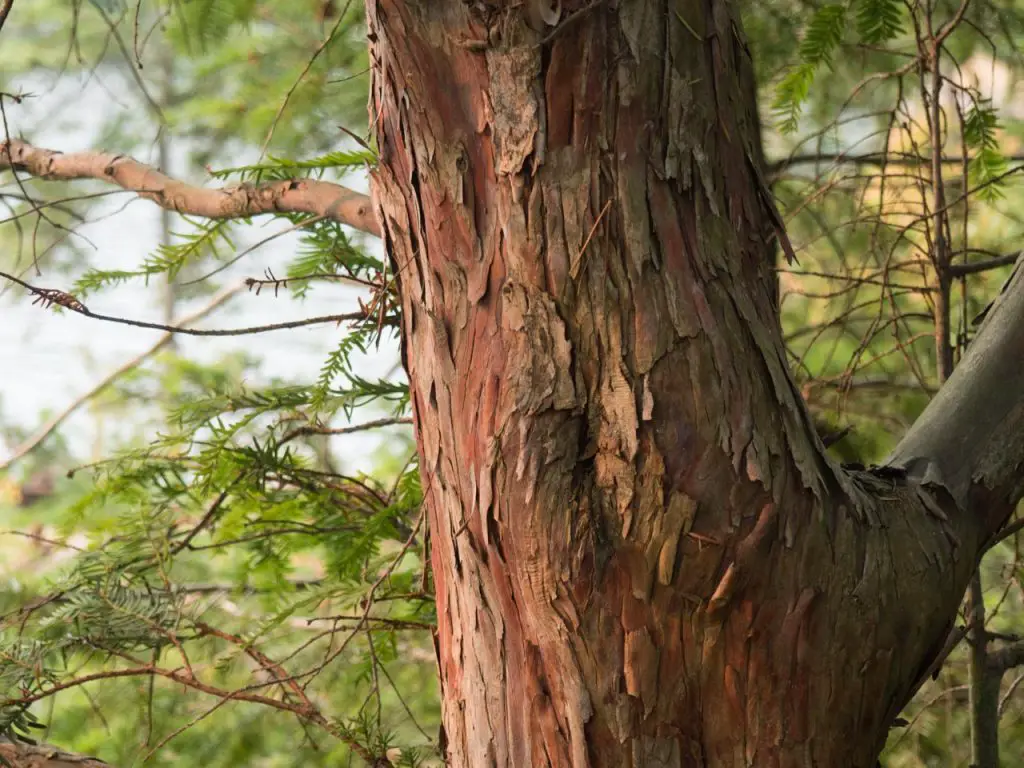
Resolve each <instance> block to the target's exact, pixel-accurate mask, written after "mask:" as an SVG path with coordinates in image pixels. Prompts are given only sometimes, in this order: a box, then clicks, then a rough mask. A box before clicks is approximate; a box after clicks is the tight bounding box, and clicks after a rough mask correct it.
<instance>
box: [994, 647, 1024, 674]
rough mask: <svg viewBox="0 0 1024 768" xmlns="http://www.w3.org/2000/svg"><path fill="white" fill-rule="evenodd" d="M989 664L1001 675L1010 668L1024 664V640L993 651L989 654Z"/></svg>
mask: <svg viewBox="0 0 1024 768" xmlns="http://www.w3.org/2000/svg"><path fill="white" fill-rule="evenodd" d="M988 665H989V668H990V669H991V670H992V671H994V672H997V673H999V674H1000V675H1001V674H1002V673H1003V672H1005V671H1006V670H1008V669H1013V668H1014V667H1020V666H1024V642H1018V643H1014V644H1013V645H1007V646H1005V647H1003V648H1000V649H999V650H998V651H991V652H990V653H989V655H988Z"/></svg>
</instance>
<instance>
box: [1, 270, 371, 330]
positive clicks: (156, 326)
mask: <svg viewBox="0 0 1024 768" xmlns="http://www.w3.org/2000/svg"><path fill="white" fill-rule="evenodd" d="M0 277H3V278H6V279H7V280H10V281H11V282H12V283H17V284H18V285H20V286H21V287H22V288H24V289H25V290H27V291H28V292H29V293H31V294H33V295H34V296H35V297H36V300H35V301H33V302H32V303H33V304H36V303H39V304H42V305H44V306H53V305H57V306H60V307H63V308H64V309H68V310H70V311H72V312H74V313H76V314H79V315H83V316H85V317H91V318H92V319H93V320H103V321H105V322H108V323H117V324H118V325H130V326H132V327H133V328H151V329H153V330H156V331H166V332H167V333H180V334H183V335H185V336H245V335H248V334H254V333H266V332H268V331H283V330H286V329H289V328H302V327H304V326H307V325H318V324H320V323H343V322H356V321H359V320H366V318H367V313H366V312H349V313H348V314H344V315H320V316H318V317H307V318H304V319H302V320H288V321H286V322H283V323H270V324H268V325H252V326H247V327H245V328H209V329H207V328H202V329H200V328H185V327H183V326H179V325H165V324H164V323H150V322H146V321H145V320H132V319H131V318H127V317H117V316H115V315H102V314H100V313H98V312H93V311H91V310H90V309H88V308H87V307H86V306H85V305H84V304H82V302H80V301H79V300H78V299H76V298H75V297H74V296H72V295H71V294H70V293H65V292H64V291H60V290H56V289H53V288H39V287H37V286H34V285H32V284H30V283H26V282H25V281H24V280H22V279H21V278H19V277H15V276H14V275H10V274H8V273H6V272H0Z"/></svg>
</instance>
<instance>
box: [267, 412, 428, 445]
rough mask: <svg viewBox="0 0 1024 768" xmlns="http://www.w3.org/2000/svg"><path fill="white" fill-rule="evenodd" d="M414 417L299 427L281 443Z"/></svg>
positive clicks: (343, 433) (410, 422)
mask: <svg viewBox="0 0 1024 768" xmlns="http://www.w3.org/2000/svg"><path fill="white" fill-rule="evenodd" d="M412 423H413V422H412V418H410V417H403V418H397V419H375V420H373V421H367V422H366V423H364V424H352V425H351V426H348V427H318V426H315V425H310V426H306V427H299V428H298V429H295V430H292V431H291V432H289V433H288V434H287V435H285V436H284V437H283V438H281V443H282V444H283V443H288V442H291V441H292V440H294V439H295V438H297V437H305V436H309V435H350V434H352V433H353V432H365V431H366V430H369V429H379V428H380V427H390V426H394V425H397V424H412Z"/></svg>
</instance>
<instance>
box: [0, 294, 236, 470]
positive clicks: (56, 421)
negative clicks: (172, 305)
mask: <svg viewBox="0 0 1024 768" xmlns="http://www.w3.org/2000/svg"><path fill="white" fill-rule="evenodd" d="M243 287H245V286H244V284H239V285H235V286H233V287H231V288H228V289H227V290H224V291H221V292H220V293H219V294H217V295H216V296H214V297H213V299H212V300H211V301H210V303H209V304H207V305H206V306H204V307H202V308H201V309H199V310H197V311H195V312H193V313H192V314H190V315H186V316H185V317H183V318H181V320H179V321H178V323H177V325H178V326H187V325H191V324H192V323H194V322H195V321H197V320H201V319H202V318H204V317H206V316H207V315H209V314H210V313H211V312H213V311H214V310H215V309H217V308H218V307H219V306H221V305H222V304H224V303H225V302H226V301H228V299H230V298H231V297H232V296H235V295H236V294H237V293H239V292H240V291H241V290H242V288H243ZM172 338H174V334H173V333H171V332H167V333H165V334H164V335H163V336H161V337H160V338H159V339H157V340H156V341H155V342H154V343H153V345H152V346H150V347H149V349H147V350H145V351H144V352H141V353H140V354H138V355H136V356H135V357H133V358H132V359H131V360H128V361H127V362H125V363H123V364H122V365H120V366H118V367H117V368H116V369H115V370H113V371H111V372H110V373H109V374H107V375H106V376H105V377H103V379H101V380H100V381H99V382H98V383H97V384H95V385H94V386H93V387H92V388H90V389H89V390H88V391H87V392H85V393H84V394H82V395H80V396H79V397H77V398H76V399H75V400H74V401H72V402H71V403H70V404H68V405H67V407H65V408H64V410H63V411H61V412H60V413H58V414H56V415H55V416H53V418H51V419H50V420H49V421H47V422H46V423H45V424H43V425H42V426H41V427H39V428H38V429H37V430H36V431H35V433H34V434H33V435H32V436H31V437H30V438H28V439H27V440H25V441H24V442H22V443H21V444H20V445H19V446H18V447H17V448H15V449H14V453H13V454H12V455H11V456H10V457H8V458H7V460H6V461H4V462H3V463H0V470H5V469H7V468H8V467H10V466H11V465H12V464H14V463H15V462H16V461H19V460H20V459H22V458H24V457H25V456H26V455H27V454H29V453H30V452H31V451H32V450H34V449H35V448H36V446H38V445H39V444H40V443H42V442H43V441H44V440H45V439H46V438H47V437H49V436H50V435H51V434H52V433H53V431H54V430H55V429H57V427H59V426H60V425H61V424H63V423H64V421H65V420H66V419H67V418H68V417H69V416H70V415H71V414H73V413H74V412H75V411H77V410H78V409H79V408H81V407H82V406H83V405H84V404H85V403H87V402H89V401H90V400H92V399H93V398H94V397H96V395H98V394H100V392H102V391H103V390H105V389H106V388H107V387H109V386H110V385H111V384H113V383H114V382H115V381H117V379H119V378H120V377H121V376H123V375H124V374H126V373H128V371H131V370H134V369H135V368H137V367H138V366H139V365H141V364H142V363H143V362H144V361H145V360H146V359H147V358H149V357H151V356H153V355H154V354H156V353H157V352H158V351H160V350H161V349H162V348H163V347H165V346H167V344H168V343H169V342H170V341H171V339H172Z"/></svg>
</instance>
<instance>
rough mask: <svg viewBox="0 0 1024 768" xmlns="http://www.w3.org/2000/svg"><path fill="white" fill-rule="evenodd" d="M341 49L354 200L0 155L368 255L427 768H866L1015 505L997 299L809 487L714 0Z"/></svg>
mask: <svg viewBox="0 0 1024 768" xmlns="http://www.w3.org/2000/svg"><path fill="white" fill-rule="evenodd" d="M366 32H367V39H368V41H369V61H370V67H371V77H372V84H371V88H370V103H369V110H368V112H369V121H370V125H371V127H372V130H373V135H374V137H375V140H376V162H375V164H374V167H373V169H372V172H371V184H372V194H371V195H370V196H369V197H363V196H361V195H358V194H356V193H354V192H351V191H348V190H346V189H344V188H342V187H338V186H337V185H335V184H332V183H329V182H316V181H311V180H307V179H283V180H280V179H279V180H271V181H260V182H252V183H246V184H243V185H241V186H236V187H231V188H227V189H216V190H214V189H204V190H200V189H197V188H194V187H189V186H187V185H185V184H183V183H181V182H178V181H175V180H173V179H171V178H169V177H167V176H164V175H162V174H160V173H159V172H157V171H156V170H155V169H152V168H149V167H148V166H144V165H142V164H140V163H137V162H135V161H134V160H131V159H130V158H126V157H123V156H118V155H102V154H93V153H81V154H60V153H55V152H50V151H48V150H43V149H40V148H38V147H35V146H33V145H31V144H27V143H24V142H22V141H19V140H17V139H14V138H10V139H8V141H7V142H6V143H5V144H4V145H3V150H2V153H3V154H2V158H3V162H4V164H5V165H6V167H8V168H11V169H15V170H16V171H18V172H21V173H24V174H29V175H34V176H39V177H43V178H60V179H76V178H85V177H92V178H100V179H105V180H107V181H109V182H112V183H114V184H118V185H120V186H122V187H123V188H125V189H129V190H132V191H135V192H137V193H139V194H141V195H143V196H145V197H148V198H149V199H152V200H154V201H155V202H157V203H158V204H160V205H163V206H165V207H167V208H170V209H173V210H177V211H181V212H186V213H192V214H195V215H200V216H205V217H209V218H212V219H223V218H231V217H244V216H251V215H256V214H259V213H267V212H288V213H293V214H304V215H314V216H317V217H322V218H325V219H333V220H335V221H338V222H342V223H345V224H347V225H350V226H353V227H355V228H357V229H360V230H362V231H364V232H368V233H371V234H374V235H379V237H380V238H381V241H382V243H383V246H384V249H385V252H386V255H387V259H388V268H387V272H386V276H387V278H388V279H390V280H393V284H394V286H395V291H396V294H397V301H398V303H399V305H400V312H398V313H396V314H397V315H398V316H400V324H401V328H400V332H401V349H402V359H403V364H404V367H405V370H406V372H407V375H408V381H409V388H410V399H411V405H412V413H413V416H414V423H415V435H416V444H417V448H418V455H419V470H420V476H421V482H422V487H423V504H424V509H425V513H426V521H427V524H428V528H429V532H430V533H429V537H430V538H429V544H430V548H429V558H430V568H431V575H432V583H433V589H434V593H435V596H436V611H437V627H436V635H435V639H436V648H437V658H438V671H439V676H440V685H441V693H442V700H443V727H442V734H441V738H440V750H441V751H442V753H443V755H444V757H445V759H446V760H447V762H448V764H449V765H452V766H458V767H460V768H461V767H462V766H551V767H552V768H563V767H565V768H568V767H569V766H572V768H584V767H585V766H586V767H592V768H599V767H603V766H608V767H613V766H615V767H617V766H636V767H637V768H639V767H640V766H707V767H708V768H726V767H730V766H741V765H742V766H874V765H875V764H876V760H877V758H878V756H879V754H880V752H881V750H882V748H883V746H884V745H885V742H886V739H887V737H888V734H889V731H890V728H891V727H892V726H893V723H894V720H895V719H896V718H897V716H898V715H899V713H900V712H901V710H902V709H903V708H904V706H905V705H906V704H907V702H908V701H909V700H910V699H911V697H912V696H913V695H914V694H915V692H916V691H917V690H918V689H919V688H920V686H921V685H922V684H923V682H924V681H925V680H926V679H927V678H928V677H929V676H930V675H931V674H932V673H933V672H934V671H935V670H936V668H937V666H938V665H939V664H941V662H942V660H943V658H944V655H945V653H946V652H947V651H948V647H947V646H948V643H949V642H950V638H951V633H952V632H953V628H954V621H955V619H956V616H957V609H958V607H959V606H960V603H961V600H962V597H963V595H964V592H965V589H966V588H967V586H968V582H969V580H970V578H971V576H972V574H973V573H974V571H975V568H976V566H977V565H978V562H979V560H980V558H981V556H982V555H983V554H984V552H985V551H986V549H987V548H988V547H989V545H990V544H991V542H992V541H993V540H994V539H995V537H997V536H998V535H999V532H1000V530H1001V528H1002V527H1003V526H1004V524H1005V523H1006V521H1007V520H1008V518H1009V517H1010V515H1011V513H1012V512H1013V510H1014V507H1015V505H1016V503H1017V501H1018V500H1019V499H1020V497H1021V496H1022V494H1024V473H1022V471H1021V470H1022V464H1024V366H1022V365H1021V361H1022V359H1024V276H1021V274H1020V272H1019V271H1018V272H1016V273H1015V274H1014V275H1013V277H1012V278H1011V279H1010V280H1009V281H1008V282H1007V284H1006V286H1005V287H1004V289H1003V291H1002V293H1001V294H1000V295H999V297H998V298H997V300H996V301H995V303H994V305H993V306H992V307H991V308H990V310H989V311H988V312H987V314H986V317H985V319H984V323H983V325H982V327H981V330H980V332H979V333H978V335H977V336H976V338H974V339H973V340H972V341H971V343H970V345H969V347H968V348H967V350H966V352H965V354H964V356H963V357H962V359H961V360H960V362H959V364H958V365H957V367H956V369H955V370H954V371H952V372H951V375H948V374H949V373H950V371H949V370H945V371H944V373H943V372H941V371H940V374H941V376H942V377H943V378H945V377H946V376H947V375H948V380H947V381H945V383H944V384H943V386H942V387H941V389H940V390H939V391H938V393H937V394H936V395H935V397H934V398H933V399H932V400H931V402H930V404H929V405H928V407H927V408H926V409H925V411H924V412H923V413H922V414H921V416H920V417H919V418H918V419H917V421H916V423H915V424H914V425H913V427H912V428H911V429H910V430H909V432H908V433H907V434H906V435H905V436H904V437H903V438H902V440H901V441H900V442H899V443H898V445H897V447H896V448H895V450H894V451H893V453H892V454H891V455H890V456H889V457H888V459H887V460H886V461H885V462H884V463H883V464H881V465H878V466H871V467H869V468H865V467H863V466H860V465H852V464H850V465H840V464H839V463H838V462H837V460H836V459H835V458H834V457H832V456H830V455H829V454H828V453H827V452H826V449H825V447H824V445H823V443H822V441H821V439H820V438H819V436H818V433H817V431H816V428H815V425H814V422H813V419H812V417H811V414H810V411H809V409H808V407H807V405H806V403H805V401H804V398H803V397H802V394H801V392H800V390H799V388H798V387H797V385H796V383H795V379H794V376H793V373H792V372H791V370H790V367H789V364H788V362H787V355H786V349H785V345H784V342H783V336H782V332H781V330H780V321H779V309H778V292H779V286H778V270H777V267H778V266H779V263H783V265H784V262H785V261H786V260H789V259H791V258H792V256H793V247H792V246H791V245H790V243H789V239H788V237H787V234H786V230H785V225H784V223H783V221H782V218H781V216H780V214H779V213H778V211H777V210H776V206H775V202H774V199H773V195H772V193H771V192H770V190H769V187H768V183H767V182H766V174H767V170H766V168H765V162H764V157H763V150H762V139H761V118H760V117H759V113H758V103H757V87H756V83H755V79H754V63H753V61H752V58H751V52H750V48H749V47H748V45H747V42H746V41H745V38H744V33H743V30H742V28H741V24H740V21H739V18H738V11H737V8H736V7H735V3H731V2H728V1H727V0H702V1H701V2H696V1H691V0H686V1H685V2H683V1H680V2H674V1H672V0H524V2H501V1H500V0H429V2H428V1H427V0H368V1H367V3H366ZM931 34H932V38H931V39H932V41H933V42H935V45H936V50H939V49H941V46H942V43H943V40H944V33H943V28H941V27H937V28H936V29H935V30H933V31H932V32H931ZM941 207H943V203H942V202H941V201H939V202H938V205H937V208H941ZM939 239H940V240H941V235H940V236H939ZM940 258H943V256H942V252H940ZM777 262H779V263H777ZM945 263H946V264H947V265H948V261H947V262H945ZM22 285H25V286H26V287H27V288H28V290H29V291H30V292H31V293H33V294H35V295H36V297H38V298H42V299H44V300H47V301H49V302H52V303H56V304H58V305H61V306H63V307H64V308H65V309H70V310H71V311H73V312H79V313H84V314H87V315H88V314H92V313H91V312H90V311H89V310H88V309H86V308H85V306H84V305H82V304H81V303H80V302H78V300H77V299H76V298H75V297H74V296H72V295H70V294H67V293H63V292H59V291H58V292H54V291H49V292H46V291H45V289H41V288H39V287H38V286H34V285H32V284H30V283H26V282H23V283H22ZM946 295H947V296H948V284H947V292H946ZM948 311H949V310H948V306H946V307H945V308H943V307H942V306H939V307H938V308H937V309H936V313H937V314H936V320H937V322H938V324H939V325H940V326H941V323H942V322H943V318H944V320H945V322H946V324H947V327H948V322H949V315H948ZM943 312H945V313H946V314H945V315H943ZM371 314H372V309H371ZM947 333H948V330H947ZM940 357H941V355H940ZM942 365H943V364H942V363H941V362H940V368H941V367H942ZM950 367H951V362H950ZM171 679H172V680H173V681H175V682H183V680H180V679H178V678H175V677H172V678H171ZM183 684H184V683H183ZM306 714H307V715H308V711H307V713H306ZM314 722H315V719H314ZM25 749H28V748H27V747H25ZM360 754H361V755H362V756H363V757H364V758H365V759H366V760H367V762H372V763H373V764H377V765H387V764H390V763H389V762H388V760H389V758H388V757H387V755H385V754H375V753H373V752H372V751H366V752H365V753H364V752H361V753H360ZM51 764H52V763H51Z"/></svg>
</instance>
